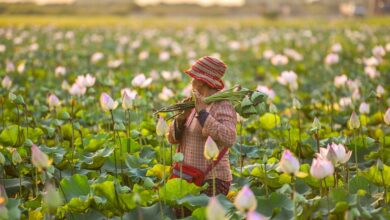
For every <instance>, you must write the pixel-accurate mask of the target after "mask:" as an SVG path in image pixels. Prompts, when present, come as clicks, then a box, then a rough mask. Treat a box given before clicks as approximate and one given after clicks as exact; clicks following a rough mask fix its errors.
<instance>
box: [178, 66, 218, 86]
mask: <svg viewBox="0 0 390 220" xmlns="http://www.w3.org/2000/svg"><path fill="white" fill-rule="evenodd" d="M183 72H184V73H185V74H187V75H189V76H190V77H192V78H194V79H196V80H199V81H202V82H204V83H206V84H207V85H208V86H210V87H211V88H214V89H219V90H220V89H223V88H224V87H225V85H224V83H223V81H222V80H221V79H215V78H213V79H212V80H214V81H217V82H218V83H219V85H216V84H213V83H212V82H210V81H209V80H207V79H205V78H202V77H201V76H198V75H195V74H194V73H192V72H191V69H188V70H184V71H183Z"/></svg>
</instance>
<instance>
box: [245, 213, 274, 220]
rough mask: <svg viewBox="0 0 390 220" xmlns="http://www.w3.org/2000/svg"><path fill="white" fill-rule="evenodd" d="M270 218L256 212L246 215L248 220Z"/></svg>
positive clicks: (266, 219) (265, 219)
mask: <svg viewBox="0 0 390 220" xmlns="http://www.w3.org/2000/svg"><path fill="white" fill-rule="evenodd" d="M268 219H269V218H267V217H265V216H263V215H261V214H259V213H257V212H256V211H251V212H248V213H247V214H246V220H268Z"/></svg>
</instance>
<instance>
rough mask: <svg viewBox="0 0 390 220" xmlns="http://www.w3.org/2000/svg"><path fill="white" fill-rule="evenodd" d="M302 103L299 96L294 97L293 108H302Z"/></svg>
mask: <svg viewBox="0 0 390 220" xmlns="http://www.w3.org/2000/svg"><path fill="white" fill-rule="evenodd" d="M301 107H302V106H301V103H300V102H299V100H298V99H297V98H294V99H293V108H295V109H301Z"/></svg>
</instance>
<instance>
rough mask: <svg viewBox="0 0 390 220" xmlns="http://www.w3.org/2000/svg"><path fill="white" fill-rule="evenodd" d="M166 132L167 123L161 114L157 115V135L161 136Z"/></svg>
mask: <svg viewBox="0 0 390 220" xmlns="http://www.w3.org/2000/svg"><path fill="white" fill-rule="evenodd" d="M167 132H168V125H167V123H166V122H165V120H164V118H163V117H162V116H160V117H159V119H158V122H157V125H156V133H157V135H158V136H160V137H163V136H165V134H166V133H167Z"/></svg>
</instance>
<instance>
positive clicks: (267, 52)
mask: <svg viewBox="0 0 390 220" xmlns="http://www.w3.org/2000/svg"><path fill="white" fill-rule="evenodd" d="M274 55H275V53H274V51H273V50H265V51H264V52H263V57H264V58H265V59H267V60H269V59H271V58H272V57H273V56H274Z"/></svg>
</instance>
